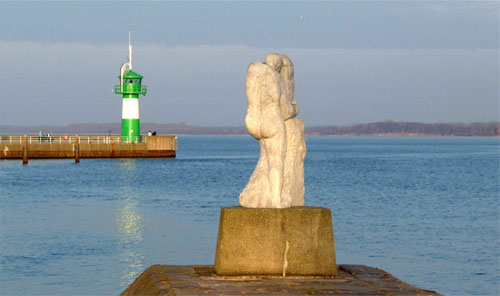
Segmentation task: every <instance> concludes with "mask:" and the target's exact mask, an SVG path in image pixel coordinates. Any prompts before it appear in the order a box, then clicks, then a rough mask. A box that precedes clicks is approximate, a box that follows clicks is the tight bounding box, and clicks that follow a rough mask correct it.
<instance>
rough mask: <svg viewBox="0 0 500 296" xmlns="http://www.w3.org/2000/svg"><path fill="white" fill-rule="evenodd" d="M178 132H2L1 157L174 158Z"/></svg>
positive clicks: (24, 160)
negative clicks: (168, 133)
mask: <svg viewBox="0 0 500 296" xmlns="http://www.w3.org/2000/svg"><path fill="white" fill-rule="evenodd" d="M176 150H177V137H176V136H138V137H135V138H134V139H130V137H127V138H126V139H124V138H123V137H122V136H116V135H109V136H105V135H81V136H79V135H72V136H69V135H64V136H61V135H57V136H33V135H29V136H28V135H25V136H20V135H0V159H23V163H27V162H28V160H29V159H53V158H69V159H73V158H74V159H75V162H79V161H80V158H174V157H175V155H176Z"/></svg>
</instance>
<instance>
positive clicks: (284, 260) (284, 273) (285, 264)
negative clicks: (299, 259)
mask: <svg viewBox="0 0 500 296" xmlns="http://www.w3.org/2000/svg"><path fill="white" fill-rule="evenodd" d="M288 249H289V246H288V241H286V244H285V253H284V255H283V277H284V276H286V268H287V267H288V260H287V259H286V256H288Z"/></svg>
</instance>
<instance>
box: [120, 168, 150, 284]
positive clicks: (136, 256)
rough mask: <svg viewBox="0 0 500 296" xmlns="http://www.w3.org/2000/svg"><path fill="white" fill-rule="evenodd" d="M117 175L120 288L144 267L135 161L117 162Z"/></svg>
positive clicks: (141, 223) (141, 224) (142, 225)
mask: <svg viewBox="0 0 500 296" xmlns="http://www.w3.org/2000/svg"><path fill="white" fill-rule="evenodd" d="M118 167H119V173H120V174H121V175H122V177H123V178H122V179H123V180H124V184H123V187H122V188H119V192H121V194H120V204H121V210H120V211H119V213H118V215H117V225H118V237H119V240H120V243H121V245H123V246H124V247H123V250H122V252H121V260H122V262H124V263H126V268H125V270H124V271H123V275H122V276H121V278H120V286H121V287H126V286H128V285H129V284H130V283H131V282H132V281H134V279H135V278H136V277H137V276H138V275H139V273H140V272H142V271H143V270H144V268H145V266H144V250H143V247H142V245H143V232H144V222H143V220H144V219H143V215H142V213H141V210H140V209H139V201H138V198H140V197H139V195H138V194H137V191H138V190H137V187H138V184H134V175H135V174H137V173H138V172H137V159H123V160H121V161H120V162H119V165H118Z"/></svg>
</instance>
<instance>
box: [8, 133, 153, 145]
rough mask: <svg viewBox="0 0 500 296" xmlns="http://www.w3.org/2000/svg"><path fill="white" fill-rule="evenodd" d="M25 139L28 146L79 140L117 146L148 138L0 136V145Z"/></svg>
mask: <svg viewBox="0 0 500 296" xmlns="http://www.w3.org/2000/svg"><path fill="white" fill-rule="evenodd" d="M24 137H26V139H27V142H28V144H74V143H75V142H76V139H77V138H78V139H79V142H80V144H111V143H114V144H119V143H131V142H134V143H147V141H148V138H149V137H145V136H144V137H143V136H135V137H132V136H127V137H122V136H104V135H103V136H101V135H82V136H78V135H73V136H69V135H54V136H52V135H51V136H33V135H27V136H22V135H0V144H23V143H24Z"/></svg>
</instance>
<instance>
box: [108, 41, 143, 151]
mask: <svg viewBox="0 0 500 296" xmlns="http://www.w3.org/2000/svg"><path fill="white" fill-rule="evenodd" d="M118 78H119V79H120V85H115V93H117V94H122V95H123V106H122V142H136V143H137V142H140V141H141V126H140V122H139V95H140V94H142V95H144V96H145V95H146V93H147V87H146V86H145V85H142V84H141V83H142V78H143V76H142V75H139V74H137V73H136V72H134V71H132V45H131V41H130V32H129V39H128V62H127V63H125V64H123V65H122V66H121V68H120V76H118Z"/></svg>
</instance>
